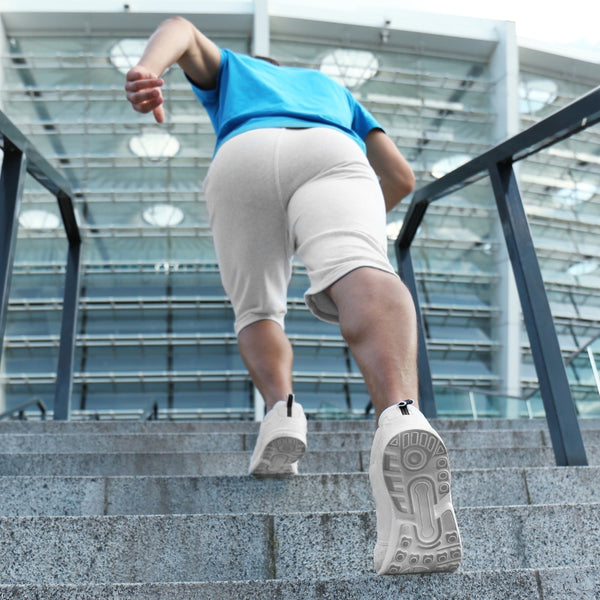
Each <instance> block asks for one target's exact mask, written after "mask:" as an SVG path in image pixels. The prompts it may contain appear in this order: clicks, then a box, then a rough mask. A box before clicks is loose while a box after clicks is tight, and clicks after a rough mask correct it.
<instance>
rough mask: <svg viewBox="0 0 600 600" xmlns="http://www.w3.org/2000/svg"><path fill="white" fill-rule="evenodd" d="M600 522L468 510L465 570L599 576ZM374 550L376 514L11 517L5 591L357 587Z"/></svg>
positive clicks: (589, 517)
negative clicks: (281, 582) (254, 584)
mask: <svg viewBox="0 0 600 600" xmlns="http://www.w3.org/2000/svg"><path fill="white" fill-rule="evenodd" d="M599 516H600V505H599V504H585V505H564V506H556V505H539V506H516V507H494V508H462V509H459V510H458V511H457V519H458V522H459V526H460V529H461V534H462V537H463V544H464V559H463V563H462V566H461V570H462V571H463V572H468V571H487V570H492V571H497V570H506V569H509V570H514V569H551V568H553V567H554V566H556V565H561V566H563V567H593V566H595V565H598V564H600V545H599V544H598V529H599V521H600V519H599ZM374 540H375V515H374V512H372V511H355V512H338V513H315V514H298V513H291V514H283V515H269V514H265V513H262V514H253V513H247V514H240V515H169V516H118V517H108V516H97V517H12V518H6V517H4V518H0V563H1V564H2V566H3V568H2V571H1V572H0V584H9V585H14V584H35V585H39V584H42V585H48V584H51V585H54V584H77V585H79V584H91V583H94V584H102V583H105V584H108V583H114V582H121V583H130V582H131V583H150V582H156V583H158V582H186V581H188V582H193V581H237V580H264V579H291V580H295V579H298V580H301V579H307V578H310V579H330V578H336V579H337V578H342V579H344V578H354V577H357V576H368V575H370V574H371V573H372V552H373V544H374ZM402 581H405V580H404V579H403V580H402Z"/></svg>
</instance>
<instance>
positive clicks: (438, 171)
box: [431, 154, 471, 179]
mask: <svg viewBox="0 0 600 600" xmlns="http://www.w3.org/2000/svg"><path fill="white" fill-rule="evenodd" d="M470 160H471V157H470V156H469V155H468V154H454V155H453V156H447V157H446V158H442V159H440V160H438V161H437V162H436V163H435V164H434V165H433V167H432V168H431V174H432V175H433V176H434V177H435V178H436V179H439V178H440V177H443V176H444V175H446V174H447V173H450V172H452V171H454V169H457V168H458V167H460V166H461V165H464V164H465V163H467V162H469V161H470Z"/></svg>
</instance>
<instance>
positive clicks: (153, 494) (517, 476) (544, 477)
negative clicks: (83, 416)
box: [0, 467, 600, 516]
mask: <svg viewBox="0 0 600 600" xmlns="http://www.w3.org/2000/svg"><path fill="white" fill-rule="evenodd" d="M452 478H453V485H452V497H453V500H454V506H455V507H456V508H464V507H490V506H514V505H527V504H561V503H564V504H575V503H595V502H597V501H598V491H597V482H598V481H600V467H571V468H564V467H549V468H527V469H518V468H505V469H489V470H488V469H474V470H457V471H454V472H453V474H452ZM0 498H2V499H3V501H2V504H1V505H0V514H1V515H2V516H91V515H136V514H137V515H152V514H165V515H167V514H227V513H231V514H239V513H246V512H250V513H254V512H268V513H270V514H283V513H286V512H290V511H292V512H295V513H303V512H307V513H312V512H314V510H315V507H318V509H319V511H320V512H328V511H332V512H339V511H356V510H359V511H364V510H374V502H373V499H372V494H371V487H370V483H369V479H368V475H367V474H366V473H351V474H341V473H339V474H322V475H299V476H298V477H290V478H286V479H257V478H255V477H248V476H237V477H236V476H214V477H142V476H137V477H24V476H20V477H0Z"/></svg>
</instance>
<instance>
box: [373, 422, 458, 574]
mask: <svg viewBox="0 0 600 600" xmlns="http://www.w3.org/2000/svg"><path fill="white" fill-rule="evenodd" d="M383 478H384V481H385V486H386V488H387V491H388V493H389V496H390V499H391V501H392V504H393V511H394V515H393V522H392V530H391V532H390V542H389V547H388V551H387V553H386V556H385V559H384V562H383V564H382V567H381V570H380V573H382V574H398V573H433V572H438V571H455V570H456V569H457V568H458V566H459V564H460V560H461V557H462V548H461V540H460V534H459V531H458V525H457V523H456V516H455V514H454V509H453V508H452V499H451V495H450V469H449V461H448V452H447V450H446V447H445V446H444V443H443V442H442V441H441V439H440V438H439V437H438V436H437V435H435V434H433V433H431V432H430V431H425V430H419V429H413V430H409V431H404V432H402V433H400V434H398V435H396V436H394V437H393V438H392V439H391V440H390V441H389V442H388V444H387V446H386V448H385V450H384V454H383Z"/></svg>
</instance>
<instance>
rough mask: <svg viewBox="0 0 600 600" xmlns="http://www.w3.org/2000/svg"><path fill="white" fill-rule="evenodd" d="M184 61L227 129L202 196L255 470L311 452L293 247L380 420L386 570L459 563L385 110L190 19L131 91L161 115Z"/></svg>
mask: <svg viewBox="0 0 600 600" xmlns="http://www.w3.org/2000/svg"><path fill="white" fill-rule="evenodd" d="M174 63H178V64H179V66H180V67H181V68H182V69H183V71H184V73H185V75H186V77H187V78H188V80H189V82H190V84H191V86H192V89H193V91H194V93H195V94H196V96H197V97H198V99H199V100H200V101H201V102H202V104H203V105H204V107H205V108H206V110H207V112H208V114H209V116H210V118H211V121H212V123H213V126H214V128H215V132H216V134H217V145H216V150H215V156H214V159H213V162H212V164H211V167H210V169H209V172H208V175H207V178H206V181H205V196H206V201H207V206H208V211H209V216H210V221H211V229H212V232H213V236H214V241H215V248H216V252H217V258H218V261H219V267H220V272H221V278H222V281H223V286H224V288H225V291H226V292H227V294H228V295H229V297H230V299H231V302H232V305H233V308H234V312H235V317H236V321H235V331H236V333H237V336H238V347H239V350H240V354H241V356H242V358H243V360H244V363H245V364H246V366H247V368H248V370H249V372H250V375H251V377H252V380H253V382H254V384H255V385H256V387H257V388H258V389H259V390H260V392H261V394H262V396H263V398H264V399H265V404H266V409H267V414H266V416H265V419H264V421H263V422H262V424H261V428H260V432H259V436H258V439H257V443H256V448H255V450H254V453H253V456H252V459H251V463H250V473H251V474H255V475H265V474H268V475H274V474H275V475H282V474H295V473H297V462H298V460H299V459H300V458H301V457H302V455H303V454H304V451H305V449H306V418H305V416H304V413H303V410H302V407H301V406H300V405H299V404H297V403H296V402H295V401H294V396H293V392H292V390H293V387H292V359H293V355H292V348H291V345H290V342H289V340H288V338H287V336H286V335H285V332H284V329H283V322H284V316H285V311H286V294H287V285H288V283H289V279H290V274H291V260H292V256H293V255H297V256H298V257H299V258H300V260H301V261H302V262H303V263H304V265H305V266H306V268H307V272H308V275H309V278H310V282H311V287H310V289H309V290H308V291H307V292H306V296H305V300H306V303H307V305H308V307H309V308H310V310H311V311H312V312H313V313H314V314H315V315H316V316H317V317H319V318H321V319H323V320H326V321H330V322H339V324H340V329H341V332H342V335H343V336H344V339H345V340H346V342H347V343H348V345H349V347H350V349H351V351H352V353H353V356H354V358H355V360H356V361H357V363H358V365H359V367H360V369H361V372H362V374H363V376H364V379H365V383H366V385H367V389H368V391H369V394H370V397H371V400H372V403H373V406H374V408H375V412H376V416H377V419H378V429H377V432H376V434H375V438H374V441H373V447H372V449H371V467H370V472H369V473H370V478H371V483H372V486H373V492H374V496H375V501H376V509H377V546H376V548H375V561H374V562H375V570H376V571H377V573H379V574H384V573H404V572H429V571H452V570H454V569H456V568H457V567H458V564H459V562H460V557H461V542H460V536H459V533H458V527H457V524H456V519H455V516H454V510H453V508H452V501H451V497H450V474H449V466H448V457H447V452H446V449H445V447H444V445H443V443H442V441H441V439H440V438H439V436H438V435H437V433H436V432H435V431H434V430H433V429H432V428H431V426H430V425H429V423H428V422H427V420H426V419H425V417H424V416H423V415H422V414H421V413H420V412H419V410H418V409H417V403H416V399H417V366H416V354H417V332H416V316H415V308H414V304H413V301H412V298H411V296H410V293H409V291H408V290H407V288H406V287H405V286H404V284H403V283H402V282H401V280H400V279H399V278H398V276H397V275H396V273H395V271H394V269H393V267H392V265H391V264H390V263H389V261H388V258H387V241H386V235H385V211H386V209H387V210H390V209H391V208H393V206H395V205H396V204H397V203H398V202H399V201H400V200H401V199H402V198H404V197H405V196H406V195H408V194H409V193H410V192H411V190H412V189H413V186H414V175H413V173H412V170H411V168H410V166H409V165H408V163H407V162H406V160H405V159H404V157H403V156H402V155H401V154H400V152H399V151H398V150H397V148H396V146H395V145H394V143H393V142H392V140H391V139H390V138H389V137H388V136H387V135H386V134H385V133H384V132H383V130H382V129H381V127H380V126H379V124H378V123H377V121H376V120H375V119H374V117H373V116H372V115H371V114H370V113H369V112H368V111H367V110H365V109H364V108H363V107H362V106H361V105H360V104H359V103H358V102H357V101H356V100H355V99H354V98H353V97H352V95H351V94H350V93H349V92H348V90H346V89H345V88H343V87H342V86H340V85H339V84H337V83H335V82H334V81H333V80H331V79H330V78H328V77H327V76H325V75H324V74H322V73H320V72H318V71H313V70H309V69H299V68H292V67H279V66H277V65H274V64H271V63H270V62H268V61H264V60H261V59H258V58H252V57H249V56H244V55H240V54H237V53H234V52H231V51H229V50H226V49H220V48H219V47H218V46H217V45H216V44H214V43H213V42H212V41H211V40H210V39H209V38H207V37H206V36H205V35H203V34H202V33H201V32H200V31H199V30H198V29H196V27H194V26H193V25H192V24H191V23H190V22H189V21H187V20H185V19H183V18H180V17H174V18H171V19H168V20H167V21H165V22H163V23H162V24H161V25H160V26H159V27H158V29H157V30H156V31H155V33H154V34H153V35H152V37H151V38H150V40H149V41H148V45H147V47H146V49H145V51H144V54H143V56H142V57H141V59H140V61H139V63H138V65H136V66H135V67H134V68H132V69H131V70H130V71H129V72H128V73H127V78H126V86H125V89H126V92H127V99H128V100H129V102H130V103H131V104H132V106H133V108H134V109H135V110H136V111H138V112H141V113H150V112H152V113H153V114H154V118H155V119H156V121H157V122H158V123H162V122H163V121H164V119H165V113H164V109H163V95H162V91H161V87H162V86H163V81H162V80H161V79H160V74H161V73H163V72H164V70H165V69H166V68H168V67H169V66H171V65H172V64H174Z"/></svg>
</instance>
